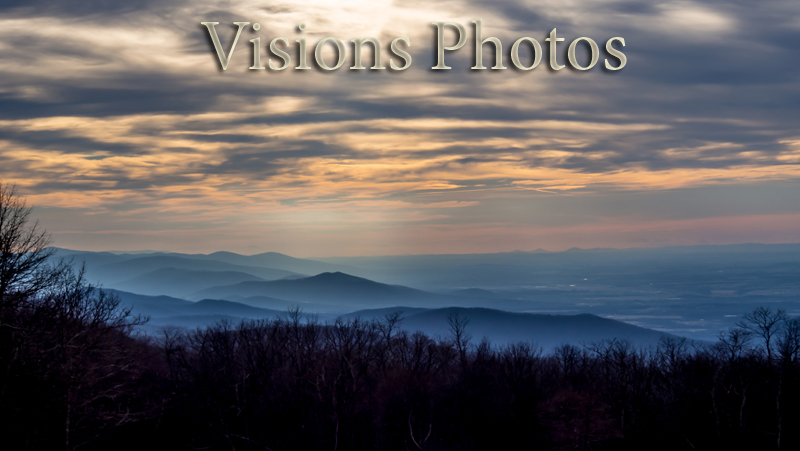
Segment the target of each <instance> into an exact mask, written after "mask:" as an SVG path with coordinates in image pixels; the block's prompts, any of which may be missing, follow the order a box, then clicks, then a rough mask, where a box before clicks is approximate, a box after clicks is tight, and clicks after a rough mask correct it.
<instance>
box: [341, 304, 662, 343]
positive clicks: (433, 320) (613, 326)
mask: <svg viewBox="0 0 800 451" xmlns="http://www.w3.org/2000/svg"><path fill="white" fill-rule="evenodd" d="M394 311H401V312H402V315H403V318H404V319H403V321H402V322H401V323H400V325H399V327H400V328H401V329H404V330H407V331H409V332H415V331H422V332H425V333H426V334H428V335H431V336H440V337H448V336H449V335H450V329H449V325H448V322H447V318H448V316H449V315H451V314H458V315H460V316H462V317H464V318H467V319H468V320H469V323H468V324H467V327H466V331H467V333H469V334H470V335H472V340H473V343H477V342H479V341H480V340H481V339H482V338H483V337H486V338H487V339H489V340H490V341H491V342H492V343H493V344H496V345H504V344H510V343H518V342H520V341H532V342H534V343H536V344H537V345H538V346H541V347H543V348H544V349H545V350H546V351H547V350H551V349H553V348H555V347H557V346H560V345H562V344H564V343H569V344H573V345H581V344H584V343H585V344H591V343H593V342H597V341H601V340H611V339H624V340H630V341H631V342H633V343H634V344H635V345H637V346H655V345H657V344H658V341H659V339H660V338H661V337H663V336H671V335H669V334H666V333H663V332H659V331H655V330H652V329H645V328H643V327H638V326H633V325H631V324H627V323H623V322H621V321H615V320H612V319H607V318H602V317H599V316H596V315H591V314H580V315H543V314H535V313H512V312H505V311H502V310H493V309H487V308H461V307H448V308H441V309H413V308H411V309H409V308H403V307H394V308H390V309H374V310H363V311H358V312H353V313H351V314H348V315H345V316H344V318H346V319H352V318H355V317H361V318H363V319H380V318H382V317H383V316H384V315H386V314H389V313H392V312H394Z"/></svg>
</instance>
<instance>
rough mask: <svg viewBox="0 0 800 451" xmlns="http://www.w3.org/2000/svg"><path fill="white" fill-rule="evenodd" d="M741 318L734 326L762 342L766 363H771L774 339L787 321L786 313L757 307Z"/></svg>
mask: <svg viewBox="0 0 800 451" xmlns="http://www.w3.org/2000/svg"><path fill="white" fill-rule="evenodd" d="M742 318H743V319H742V321H739V322H738V323H736V325H737V326H738V327H740V328H741V329H744V330H746V331H747V332H749V333H751V334H753V335H755V336H757V337H759V338H761V339H762V340H763V341H764V348H765V350H766V352H767V361H768V362H769V363H772V353H773V347H774V345H775V337H776V335H777V334H778V332H780V329H781V326H782V324H783V322H784V321H786V319H787V316H786V312H785V311H783V310H775V311H773V310H772V309H770V308H769V307H759V308H757V309H755V310H753V311H752V312H750V313H745V314H744V315H742Z"/></svg>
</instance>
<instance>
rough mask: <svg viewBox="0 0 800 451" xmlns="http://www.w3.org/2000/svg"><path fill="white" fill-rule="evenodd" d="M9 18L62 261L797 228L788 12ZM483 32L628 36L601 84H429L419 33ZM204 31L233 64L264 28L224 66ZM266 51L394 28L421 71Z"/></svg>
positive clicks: (314, 5)
mask: <svg viewBox="0 0 800 451" xmlns="http://www.w3.org/2000/svg"><path fill="white" fill-rule="evenodd" d="M112 3H113V2H112ZM5 5H6V6H4V7H2V8H3V9H0V61H2V64H0V165H1V166H0V167H2V171H0V179H2V180H3V181H4V182H10V183H16V184H17V185H18V186H19V187H20V188H21V189H22V191H23V192H24V193H25V194H26V195H27V197H28V199H29V201H30V202H31V203H33V204H36V205H37V206H39V207H40V211H39V213H40V214H41V215H42V217H43V221H44V225H45V226H46V227H48V229H49V230H50V231H52V232H53V233H54V234H55V236H56V239H57V244H59V245H62V246H73V247H82V248H91V249H100V248H106V249H107V248H118V249H119V248H145V247H150V248H154V247H159V248H164V249H170V250H191V251H213V250H217V249H222V248H225V249H229V250H238V251H243V252H247V251H253V252H257V251H265V250H280V251H284V252H289V253H293V254H298V255H320V256H321V255H345V254H347V255H353V254H381V253H384V254H385V253H406V252H473V251H492V250H512V249H533V248H537V247H544V248H550V249H560V248H566V247H571V246H573V245H581V246H583V247H590V246H603V245H613V246H618V247H624V246H642V245H644V246H647V245H658V244H678V243H679V244H692V243H699V242H737V241H769V242H776V241H800V232H793V230H800V228H796V227H795V228H794V229H792V228H791V227H787V224H795V221H796V218H797V216H798V215H800V205H798V201H797V200H796V199H797V196H796V195H794V194H793V193H796V192H797V191H796V190H797V188H798V183H797V180H798V178H799V176H800V132H798V131H797V128H796V124H797V123H799V122H800V121H799V119H800V117H798V116H800V115H799V114H798V109H797V107H796V105H798V102H799V101H800V83H798V77H800V75H799V74H800V71H798V70H797V69H798V63H797V58H796V45H795V44H796V43H797V42H800V4H798V3H797V2H793V1H774V2H770V3H769V4H762V5H755V4H753V3H752V2H743V1H742V2H729V1H726V2H721V1H706V2H687V1H673V2H650V3H647V4H643V3H642V2H628V1H585V0H573V1H566V2H565V1H558V2H556V1H545V2H536V3H532V2H523V1H500V2H492V3H489V4H481V3H478V2H469V1H449V2H438V3H436V4H430V3H429V2H391V1H370V2H329V1H322V0H317V1H310V2H304V3H303V4H302V5H298V4H296V3H295V2H288V1H285V2H281V1H274V2H262V1H258V2H256V1H250V2H247V1H245V2H191V3H189V2H182V1H177V2H153V1H133V2H125V3H124V6H112V5H110V4H108V2H91V1H90V2H77V1H66V2H51V1H42V2H30V1H26V2H10V3H9V2H6V3H5ZM477 18H481V19H483V23H484V28H483V34H484V36H496V37H498V38H499V39H500V40H501V41H502V42H503V44H504V46H505V50H504V51H505V53H506V57H507V55H508V53H507V52H508V49H509V47H510V46H511V44H512V43H513V42H514V41H515V40H516V39H517V38H519V37H522V36H531V37H534V38H536V39H537V40H539V41H540V42H541V43H542V44H545V42H544V38H545V37H546V36H547V35H548V33H549V31H550V30H551V29H552V28H557V29H558V33H559V36H563V37H565V38H566V39H567V40H566V43H567V44H568V43H569V42H570V41H571V40H572V39H575V38H577V37H579V36H588V37H591V38H593V39H594V40H596V41H597V42H598V43H600V44H601V46H602V43H604V42H605V41H606V40H607V39H608V38H610V37H613V36H622V37H624V38H625V40H626V46H625V48H624V52H625V54H626V55H627V57H628V65H627V66H626V67H625V68H624V69H623V70H621V71H619V72H616V73H615V72H610V71H606V70H603V69H602V68H601V65H602V58H603V57H605V55H602V56H601V63H600V64H598V66H597V67H596V68H594V69H593V70H590V71H587V72H578V71H574V70H570V69H564V70H561V71H558V72H555V71H552V70H550V69H548V68H547V61H548V59H547V58H548V53H547V52H545V57H544V58H543V59H542V63H541V64H540V66H539V67H538V68H537V69H535V70H533V71H530V72H525V71H518V70H514V69H509V70H505V71H491V70H487V71H473V70H470V69H469V67H471V65H472V64H473V62H472V54H471V52H472V49H471V48H470V46H469V45H467V46H465V47H464V48H463V49H462V50H460V51H458V52H454V53H453V54H448V55H447V58H448V60H447V61H448V65H450V66H452V67H453V70H450V71H431V70H429V69H430V67H431V66H432V65H433V48H432V44H433V38H434V32H435V30H434V28H433V27H432V26H431V25H430V23H431V22H434V21H456V22H461V23H463V24H465V25H469V24H470V20H473V19H477ZM201 21H217V22H220V25H218V29H219V32H220V38H221V40H222V41H223V46H224V47H225V49H228V48H229V45H230V42H231V40H232V37H233V35H234V32H235V27H233V26H232V22H233V21H247V22H251V23H256V22H258V23H259V24H260V25H261V26H262V27H261V30H260V31H258V32H255V31H253V30H252V28H251V27H248V29H247V31H245V32H244V33H243V36H242V37H241V38H240V41H239V44H238V46H237V49H236V52H235V54H234V56H233V58H232V61H231V63H230V66H229V69H228V70H227V71H225V72H222V71H220V70H219V64H218V62H217V58H216V55H215V54H214V52H213V49H212V48H211V46H210V43H209V42H210V41H209V38H208V35H207V32H206V29H205V27H203V26H201V25H200V22H201ZM300 23H305V24H306V25H307V29H306V31H305V32H302V33H301V32H299V31H298V30H297V25H298V24H300ZM468 29H470V30H471V27H468ZM259 36H260V37H261V38H262V43H267V42H269V40H271V39H272V38H274V37H277V36H286V37H288V38H289V39H295V38H299V37H306V38H307V39H308V41H309V45H310V46H313V45H314V44H315V43H316V42H317V41H318V40H319V39H321V38H323V37H326V36H335V37H338V38H340V39H342V40H344V41H345V42H347V41H349V39H351V38H355V37H367V36H374V37H377V38H379V39H380V40H381V41H382V42H383V44H384V51H385V50H386V48H385V47H387V46H388V43H389V42H390V41H391V39H393V38H394V37H400V36H403V37H408V38H409V39H410V41H411V47H410V48H409V52H410V53H411V55H412V56H413V58H414V61H413V63H412V67H411V68H410V69H408V70H406V71H404V72H392V71H388V70H387V71H351V70H347V69H346V68H342V69H340V70H338V71H335V72H332V73H323V72H322V71H317V70H310V71H297V70H294V69H289V70H286V71H284V72H275V71H251V70H248V69H247V68H248V67H249V66H250V65H251V64H252V62H251V61H252V60H251V58H252V56H251V55H252V54H251V52H250V49H249V47H248V45H249V42H247V41H248V40H249V39H252V38H254V37H259ZM469 38H470V39H471V38H472V35H471V32H470V36H469ZM566 47H567V46H566V45H564V44H563V43H562V44H561V50H560V52H561V54H560V55H559V59H560V61H561V62H562V64H565V63H566V54H565V53H564V52H565V51H566ZM486 49H487V50H486V51H485V52H484V53H485V55H486V56H485V58H489V60H491V54H492V52H489V51H488V50H489V49H490V48H489V47H487V48H486ZM349 51H350V50H349ZM385 53H386V52H385ZM387 56H388V53H386V54H385V55H384V57H387ZM528 56H529V55H528ZM528 56H525V55H524V56H523V58H528ZM266 57H267V56H266V54H264V55H263V56H262V60H263V61H264V62H266ZM579 57H580V58H585V57H586V55H585V54H582V55H579ZM309 58H313V50H311V51H309ZM330 58H332V57H330ZM365 58H367V55H366V54H365ZM295 64H296V63H294V62H293V64H292V66H291V67H294V65H295ZM347 65H348V66H349V65H350V61H349V60H348V64H347ZM487 65H488V64H487ZM506 65H509V66H510V61H508V58H507V60H506ZM781 218H783V219H781ZM723 228H724V229H725V230H726V231H725V232H724V233H722V232H720V233H715V231H720V230H722V229H723Z"/></svg>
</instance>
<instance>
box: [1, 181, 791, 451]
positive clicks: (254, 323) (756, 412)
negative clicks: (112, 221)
mask: <svg viewBox="0 0 800 451" xmlns="http://www.w3.org/2000/svg"><path fill="white" fill-rule="evenodd" d="M29 216H30V209H29V208H28V207H27V206H26V205H25V203H24V202H23V201H22V200H20V199H19V198H18V197H17V196H16V195H15V193H14V191H13V189H12V188H9V187H8V186H3V185H0V412H2V416H3V421H0V432H1V433H2V439H0V440H2V443H3V444H4V446H3V448H4V449H66V450H77V449H81V450H95V449H97V450H105V449H112V448H113V449H137V450H138V449H142V448H146V447H151V448H153V447H155V448H156V449H187V450H190V449H210V450H273V451H279V450H281V451H282V450H324V449H328V450H336V451H338V450H420V451H423V450H431V451H434V450H487V449H520V448H529V449H542V450H601V449H614V450H620V449H622V450H624V449H631V450H633V449H636V450H640V449H656V450H658V449H664V450H681V449H686V450H692V449H726V448H727V449H743V448H748V449H797V447H798V445H800V431H798V429H797V427H796V426H797V425H798V424H799V423H798V420H800V402H799V401H800V393H798V388H800V384H799V383H798V382H800V381H799V380H798V378H799V376H800V366H799V365H798V355H800V323H799V322H798V320H796V319H791V318H789V317H788V316H787V315H786V313H785V312H783V311H781V310H773V309H770V308H759V309H756V310H754V311H752V312H750V313H747V314H745V315H743V316H742V320H741V322H740V323H739V324H738V325H737V327H735V328H732V329H731V330H729V331H726V332H724V333H722V334H720V336H719V339H718V340H717V341H716V342H715V343H697V342H690V341H688V340H685V339H677V338H664V339H662V340H661V342H660V343H659V345H658V346H655V347H649V348H637V347H635V346H634V345H633V344H631V343H630V342H627V341H624V340H606V341H602V342H597V343H587V344H584V345H582V346H574V345H562V346H560V347H558V348H556V349H554V350H553V351H552V352H547V353H545V352H544V351H543V350H542V349H541V348H538V347H537V346H536V345H535V344H533V343H524V342H523V343H518V344H514V345H507V346H493V345H492V344H491V343H490V342H489V341H487V340H485V339H484V340H476V339H473V338H472V337H470V335H469V321H468V319H467V318H465V317H459V316H457V315H453V316H451V317H450V318H449V324H450V330H451V333H450V335H449V336H447V337H430V336H427V335H425V334H423V333H419V332H418V333H411V332H408V331H406V330H404V329H403V328H402V316H401V314H399V313H395V314H392V315H387V316H386V317H384V318H382V319H380V320H372V321H363V320H360V319H356V320H352V321H343V320H337V321H335V322H327V323H323V322H320V321H317V320H316V319H314V318H313V317H309V316H307V315H303V314H302V313H301V312H300V311H299V310H290V311H288V312H287V313H286V315H284V316H283V317H280V318H273V319H264V320H251V321H242V322H239V323H230V322H220V323H218V324H216V325H214V326H211V327H207V328H202V329H195V330H184V329H178V328H166V329H164V330H163V331H162V332H161V333H160V334H158V335H152V334H151V335H144V334H142V333H141V332H139V331H140V328H139V327H138V326H141V325H142V324H144V322H145V321H146V318H142V317H138V316H135V315H132V312H131V310H130V309H129V308H126V307H124V306H123V305H121V304H120V301H119V299H117V298H115V297H114V296H109V295H108V294H106V293H105V292H103V291H102V290H100V289H98V288H96V287H93V286H91V285H90V284H88V283H87V282H86V280H85V279H84V277H83V274H82V272H81V271H80V270H79V269H77V270H76V269H74V268H75V267H74V265H72V264H71V263H70V262H61V263H52V262H53V259H52V256H53V255H52V251H51V250H50V248H48V247H47V246H48V245H49V244H50V243H49V238H48V236H47V234H46V233H45V232H44V231H42V230H40V229H39V227H38V224H36V223H35V222H33V223H32V222H31V221H30V218H29Z"/></svg>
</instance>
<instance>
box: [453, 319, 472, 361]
mask: <svg viewBox="0 0 800 451" xmlns="http://www.w3.org/2000/svg"><path fill="white" fill-rule="evenodd" d="M447 324H448V326H449V327H450V337H451V339H452V340H453V344H454V345H455V347H456V350H457V351H458V355H459V357H460V358H461V364H462V365H465V364H466V363H467V349H468V347H469V341H470V340H471V339H472V335H470V334H468V333H467V324H469V318H467V317H465V316H461V314H460V313H458V312H452V313H449V314H448V315H447Z"/></svg>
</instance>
